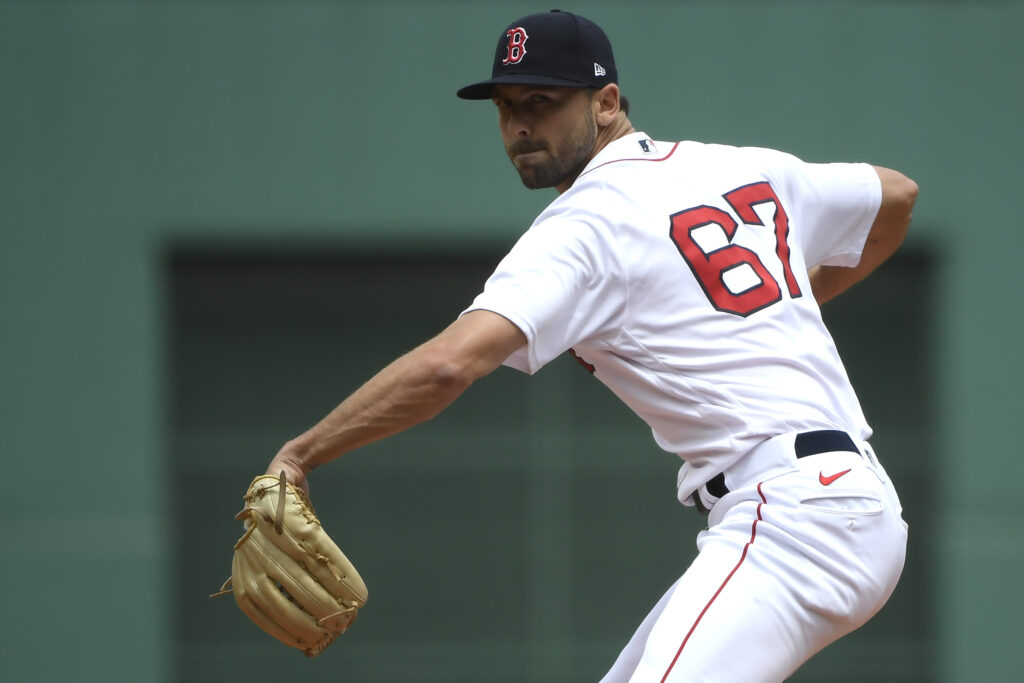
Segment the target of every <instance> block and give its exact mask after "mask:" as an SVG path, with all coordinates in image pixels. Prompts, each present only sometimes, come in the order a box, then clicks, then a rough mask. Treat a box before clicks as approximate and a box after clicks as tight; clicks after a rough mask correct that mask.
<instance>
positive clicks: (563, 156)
mask: <svg viewBox="0 0 1024 683" xmlns="http://www.w3.org/2000/svg"><path fill="white" fill-rule="evenodd" d="M491 99H492V100H493V101H494V104H495V105H496V106H497V107H498V123H499V125H500V127H501V137H502V141H503V142H504V144H505V152H506V153H507V154H508V157H509V159H511V160H512V165H514V166H515V167H516V170H517V171H518V172H519V177H520V178H521V179H522V181H523V185H525V186H526V187H528V188H530V189H531V190H536V189H538V188H541V187H557V188H558V190H559V191H564V190H565V189H567V188H568V187H569V185H571V184H572V182H573V181H574V180H576V177H577V176H578V175H579V173H580V171H582V170H583V167H584V166H585V165H586V163H587V162H588V161H589V160H590V157H591V156H592V155H593V153H594V143H595V141H596V140H597V122H596V120H595V118H594V112H593V110H592V108H591V101H592V96H591V93H590V91H588V90H586V89H584V88H542V87H538V86H532V85H498V86H495V87H494V89H493V91H492V94H491Z"/></svg>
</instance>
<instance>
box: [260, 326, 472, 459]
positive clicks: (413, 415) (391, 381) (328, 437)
mask: <svg viewBox="0 0 1024 683" xmlns="http://www.w3.org/2000/svg"><path fill="white" fill-rule="evenodd" d="M429 344H430V342H428V344H426V345H424V346H423V347H420V348H418V349H416V350H414V351H412V352H410V353H408V354H406V355H405V356H402V357H401V358H399V359H397V360H396V361H394V362H393V363H391V364H390V365H388V366H387V367H386V368H384V369H383V370H381V371H380V372H379V373H377V375H375V376H374V377H373V378H372V379H370V380H369V381H368V382H367V383H366V384H364V385H363V386H362V387H360V388H359V389H358V390H356V391H355V393H353V394H352V395H351V396H349V397H348V398H347V399H345V400H344V401H342V403H341V404H340V405H338V406H337V407H336V408H335V409H334V410H332V411H331V412H330V413H329V414H328V415H327V416H326V417H324V418H323V419H322V420H321V421H320V422H319V423H318V424H317V425H316V426H314V427H313V428H312V429H310V430H308V431H307V432H305V433H304V434H302V435H300V436H299V437H297V438H295V439H293V440H291V441H289V442H288V443H287V444H286V445H285V447H284V448H283V449H282V451H281V453H280V454H279V456H278V457H282V456H287V457H288V458H290V459H293V460H295V461H297V464H300V465H301V467H302V469H303V470H305V471H306V472H309V471H311V470H312V469H313V468H315V467H317V466H319V465H322V464H324V463H326V462H329V461H331V460H334V459H335V458H337V457H339V456H341V455H343V454H345V453H347V452H349V451H351V450H354V449H356V448H359V447H360V446H365V445H367V444H370V443H373V442H374V441H379V440H380V439H383V438H385V437H388V436H391V435H392V434H397V433H398V432H401V431H403V430H405V429H408V428H409V427H413V426H415V425H417V424H420V423H421V422H425V421H427V420H429V419H431V418H432V417H434V416H435V415H437V414H438V413H440V412H441V411H442V410H443V409H444V408H446V407H447V406H448V405H449V404H451V403H452V402H453V401H454V400H455V399H456V398H458V396H459V395H460V394H461V393H462V392H463V391H465V389H466V388H467V387H468V386H469V384H470V381H469V380H468V379H466V378H465V377H460V376H459V375H458V374H456V373H453V372H450V371H446V370H445V368H443V367H439V366H438V365H437V364H436V359H434V358H431V355H430V348H429Z"/></svg>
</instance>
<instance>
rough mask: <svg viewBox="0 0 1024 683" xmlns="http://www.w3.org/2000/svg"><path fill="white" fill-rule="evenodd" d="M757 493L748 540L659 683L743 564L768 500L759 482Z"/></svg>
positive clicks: (670, 669)
mask: <svg viewBox="0 0 1024 683" xmlns="http://www.w3.org/2000/svg"><path fill="white" fill-rule="evenodd" d="M761 483H764V482H761ZM757 495H759V496H761V502H760V503H758V504H757V519H755V520H754V523H753V524H752V525H751V526H750V540H749V541H747V544H746V545H744V546H743V553H742V554H740V561H739V562H737V563H736V566H735V567H733V568H732V571H731V572H729V575H728V576H726V577H725V581H723V582H722V585H721V586H719V587H718V590H717V591H715V594H714V595H712V596H711V599H710V600H708V604H706V605H704V609H702V610H701V611H700V614H698V615H697V618H696V619H695V620H694V622H693V626H691V627H690V630H689V631H688V632H687V633H686V637H685V638H683V642H682V644H680V645H679V649H678V650H676V656H675V657H673V658H672V662H671V663H670V664H669V665H668V670H666V671H665V675H664V676H662V677H661V683H665V681H667V680H668V676H669V674H671V673H672V667H674V666H675V665H676V662H677V661H678V660H679V655H681V654H683V648H684V647H686V642H687V641H688V640H690V636H692V635H693V632H694V631H695V630H696V629H697V624H699V623H700V620H701V619H703V618H704V615H705V614H706V613H707V611H708V610H709V609H710V608H711V604H712V603H713V602H714V601H715V598H717V597H718V595H719V594H720V593H721V592H722V590H723V589H725V585H726V584H727V583H729V579H731V578H732V576H733V574H735V573H736V570H738V569H739V568H740V565H741V564H743V560H745V559H746V558H747V550H748V549H749V548H750V546H752V545H753V544H754V538H756V537H757V523H758V522H760V521H761V506H762V505H764V504H765V503H767V502H768V501H767V500H765V497H764V492H763V491H761V484H758V485H757Z"/></svg>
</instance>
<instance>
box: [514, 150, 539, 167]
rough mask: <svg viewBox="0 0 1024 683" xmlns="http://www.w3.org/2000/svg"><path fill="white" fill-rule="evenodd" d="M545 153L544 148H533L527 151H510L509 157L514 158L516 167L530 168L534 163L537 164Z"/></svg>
mask: <svg viewBox="0 0 1024 683" xmlns="http://www.w3.org/2000/svg"><path fill="white" fill-rule="evenodd" d="M543 153H544V148H543V147H533V148H525V149H523V148H519V149H512V150H509V156H511V157H512V163H514V164H515V165H516V166H522V165H526V166H528V165H530V164H532V163H536V162H537V161H538V160H539V159H540V157H541V155H542V154H543Z"/></svg>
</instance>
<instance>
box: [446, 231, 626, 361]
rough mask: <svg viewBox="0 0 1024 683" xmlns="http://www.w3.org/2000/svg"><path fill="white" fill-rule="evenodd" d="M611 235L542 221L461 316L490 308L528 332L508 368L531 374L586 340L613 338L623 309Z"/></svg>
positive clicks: (527, 235)
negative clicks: (608, 242)
mask: <svg viewBox="0 0 1024 683" xmlns="http://www.w3.org/2000/svg"><path fill="white" fill-rule="evenodd" d="M610 237H611V235H610V233H602V231H600V230H597V229H594V227H593V226H592V225H589V224H587V223H586V222H583V221H580V220H563V219H555V220H546V221H541V222H538V223H537V224H535V225H534V226H533V227H531V228H530V229H529V230H527V231H526V233H524V234H523V236H522V237H521V238H520V239H519V241H518V242H517V243H516V245H515V246H514V247H513V248H512V250H511V251H510V252H509V253H508V255H507V256H505V258H504V259H502V261H501V262H500V263H499V264H498V267H497V268H496V269H495V271H494V273H493V274H492V275H491V276H490V278H488V280H487V282H486V283H485V285H484V290H483V292H481V293H480V294H479V295H478V296H477V297H476V299H475V300H474V301H473V304H472V305H471V306H470V307H469V308H467V309H466V310H465V311H463V314H465V313H468V312H469V311H473V310H480V309H483V310H488V311H491V312H494V313H497V314H499V315H501V316H503V317H505V318H507V319H508V320H510V321H511V322H512V323H513V324H515V325H516V326H517V327H518V328H519V329H520V330H522V332H523V334H524V335H525V336H526V340H527V343H526V346H524V347H523V348H521V349H519V350H518V351H516V352H515V353H514V354H512V355H511V356H510V357H509V358H508V359H507V360H506V361H505V365H508V366H510V367H513V368H515V369H517V370H521V371H523V372H526V373H529V374H533V373H535V372H536V371H537V370H539V369H540V368H541V367H543V366H544V365H545V364H546V363H548V362H549V361H551V360H552V359H554V358H555V357H557V356H559V355H561V354H562V353H565V352H566V351H567V350H568V349H569V348H571V347H572V346H573V345H575V344H578V343H580V342H581V341H583V340H591V339H594V338H597V337H600V336H601V335H602V334H606V333H614V330H616V329H617V327H616V324H615V321H616V320H617V319H618V318H620V317H621V316H622V311H623V308H624V304H623V300H622V297H623V295H622V293H621V292H622V288H616V287H615V286H614V283H615V282H616V281H618V280H619V279H620V275H619V267H618V259H616V258H615V254H614V250H612V249H611V248H610V245H608V244H607V239H609V238H610Z"/></svg>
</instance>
